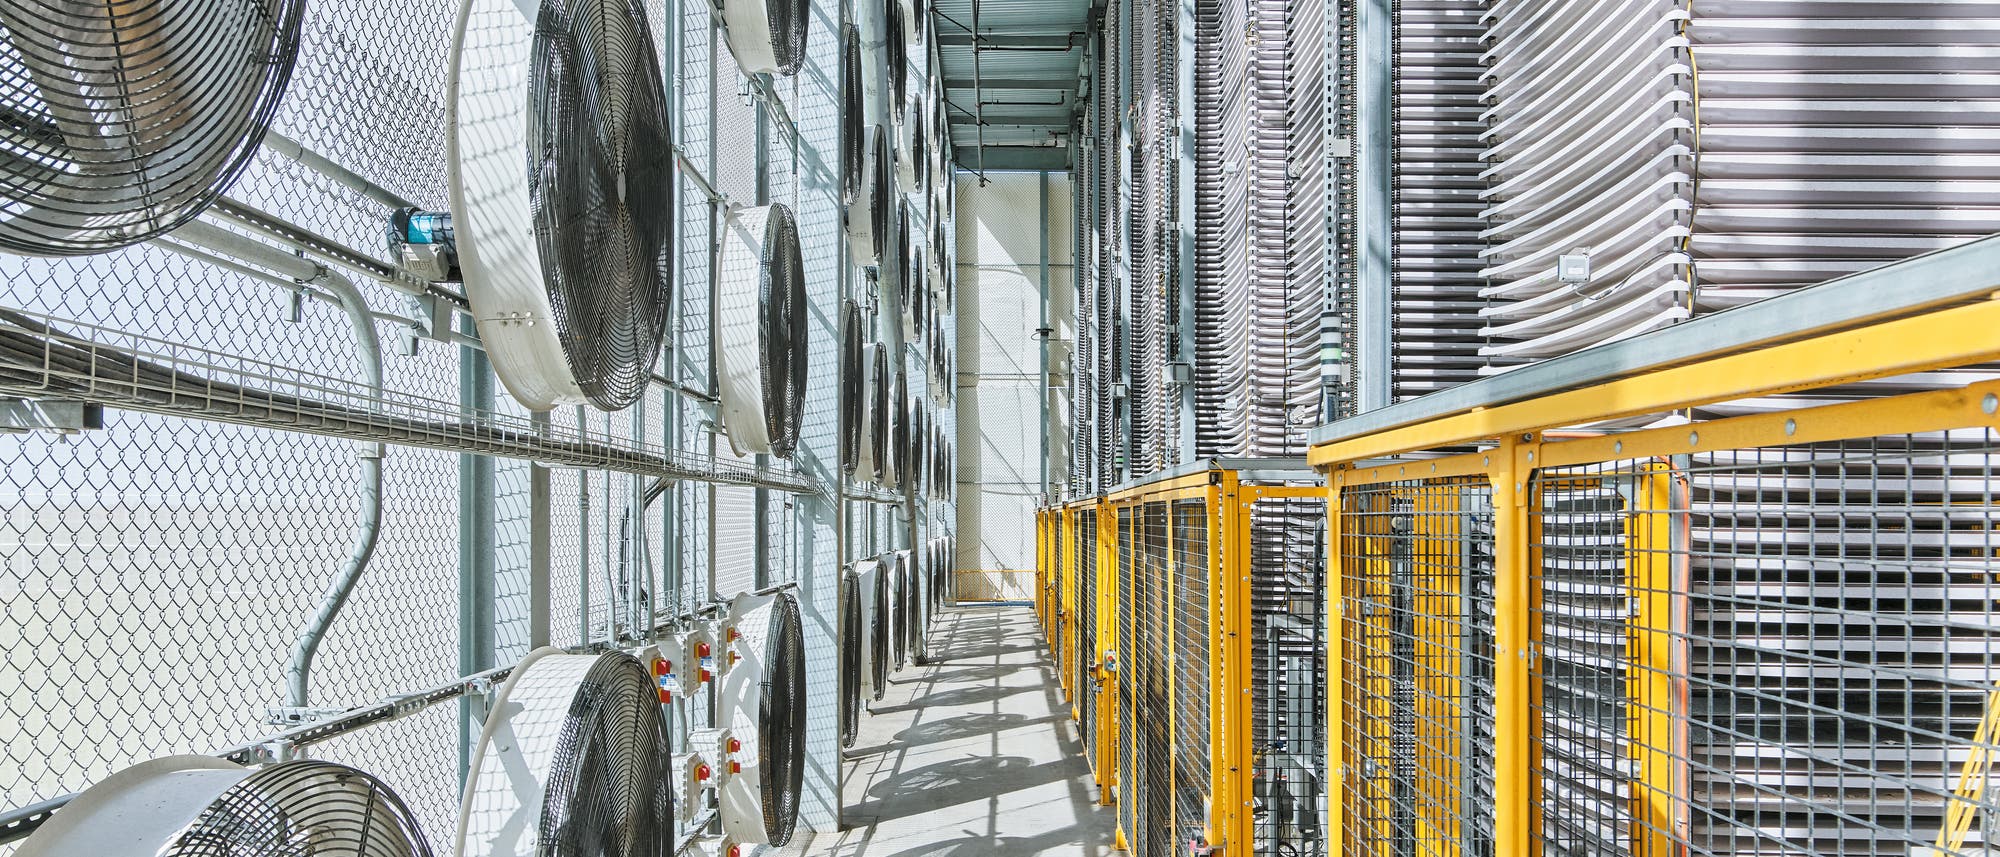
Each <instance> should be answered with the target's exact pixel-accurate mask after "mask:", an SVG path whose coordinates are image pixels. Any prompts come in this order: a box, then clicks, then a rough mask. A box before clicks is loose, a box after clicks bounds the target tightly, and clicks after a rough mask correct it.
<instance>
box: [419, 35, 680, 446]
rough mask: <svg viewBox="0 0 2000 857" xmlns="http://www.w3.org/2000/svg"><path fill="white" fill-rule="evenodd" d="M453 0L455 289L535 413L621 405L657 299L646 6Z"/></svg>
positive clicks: (655, 328)
mask: <svg viewBox="0 0 2000 857" xmlns="http://www.w3.org/2000/svg"><path fill="white" fill-rule="evenodd" d="M532 8H534V9H535V18H534V19H532V20H531V19H530V18H529V17H527V16H526V15H524V14H523V4H521V3H517V2H515V0H466V3H465V5H464V6H463V7H462V8H461V10H460V15H459V22H458V30H457V33H456V38H455V41H454V43H453V63H452V72H451V78H450V81H449V95H448V99H447V102H448V103H449V104H450V105H451V108H452V112H451V114H450V116H449V117H448V121H447V126H446V136H445V147H446V153H447V158H448V162H449V163H450V165H451V169H450V171H449V179H450V186H451V200H452V225H453V230H454V232H455V235H456V241H457V247H458V254H459V259H460V264H461V266H462V267H463V269H464V277H465V291H466V297H467V299H468V300H469V301H470V302H471V305H472V312H473V315H474V317H475V319H476V320H477V322H478V324H479V334H480V339H481V341H482V342H483V343H484V345H485V348H486V354H487V356H488V357H489V358H490V359H491V360H492V362H493V370H494V373H495V374H497V375H498V376H499V377H500V381H501V382H502V383H503V384H505V385H506V387H507V390H508V392H509V393H511V394H512V395H513V396H514V398H515V399H517V400H519V401H520V402H521V403H522V404H523V405H525V406H526V407H528V408H529V409H531V410H538V411H539V410H548V409H549V408H551V407H554V406H555V405H558V404H582V403H585V402H588V403H590V404H592V405H595V406H597V407H599V408H602V409H605V410H619V409H622V408H624V407H626V406H628V405H631V404H632V403H634V402H636V401H638V400H639V397H640V396H641V395H643V394H644V393H645V390H646V387H647V385H648V384H649V383H650V381H651V378H652V370H653V364H654V361H655V360H656V358H657V357H658V355H659V350H660V345H661V343H662V341H663V338H664V334H665V330H666V320H667V311H668V307H669V306H670V305H671V303H672V301H671V293H672V272H673V265H674V260H673V258H672V252H671V249H672V228H673V223H674V220H675V218H676V217H678V216H679V209H677V208H676V207H675V203H674V193H673V188H674V178H673V164H672V160H671V159H669V158H662V157H657V153H658V152H661V151H665V150H667V149H668V148H669V147H670V145H671V142H672V139H673V135H672V133H671V130H670V129H669V127H668V124H667V107H666V95H665V90H664V88H663V86H662V84H661V81H660V76H659V67H660V66H659V60H658V58H657V57H655V56H654V53H653V39H652V36H651V34H650V33H648V32H647V29H646V18H645V10H644V9H643V8H641V7H640V6H639V4H638V3H637V1H636V0H632V2H630V3H585V4H580V5H573V4H572V2H566V0H543V2H542V3H540V4H539V5H538V6H535V7H532Z"/></svg>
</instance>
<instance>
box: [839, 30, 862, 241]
mask: <svg viewBox="0 0 2000 857" xmlns="http://www.w3.org/2000/svg"><path fill="white" fill-rule="evenodd" d="M840 35H841V39H840V45H841V48H840V50H841V55H842V56H841V64H840V98H841V105H840V177H841V195H842V196H843V197H844V198H845V199H846V201H847V202H849V203H853V202H854V200H855V199H856V198H857V197H859V196H860V194H861V190H862V182H863V181H865V177H864V176H863V175H862V171H863V169H864V164H863V163H862V159H863V158H865V157H867V153H866V151H865V150H864V148H863V147H864V146H865V145H866V144H867V142H868V141H867V139H866V137H867V134H866V129H867V127H868V126H867V123H866V119H865V117H863V116H862V113H863V112H864V111H865V110H866V109H867V108H866V106H865V105H864V103H863V100H862V97H861V94H862V93H861V87H862V85H863V84H862V80H863V78H862V76H861V30H860V29H858V28H856V27H855V26H854V25H853V24H848V25H845V26H843V27H841V28H840Z"/></svg>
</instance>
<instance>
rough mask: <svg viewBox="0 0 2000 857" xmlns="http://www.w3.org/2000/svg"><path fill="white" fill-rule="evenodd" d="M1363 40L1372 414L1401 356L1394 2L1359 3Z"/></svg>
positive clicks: (1364, 296)
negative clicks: (1394, 185) (1396, 346)
mask: <svg viewBox="0 0 2000 857" xmlns="http://www.w3.org/2000/svg"><path fill="white" fill-rule="evenodd" d="M1355 13H1356V14H1357V16H1358V18H1357V20H1356V28H1357V33H1358V35H1357V36H1356V40H1357V41H1358V42H1359V45H1358V46H1357V50H1358V53H1359V56H1358V61H1357V68H1356V71H1355V86H1354V88H1355V92H1356V94H1357V95H1358V98H1359V100H1358V103H1357V104H1356V108H1357V109H1356V113H1355V137H1356V138H1357V140H1356V142H1357V144H1358V151H1357V152H1356V153H1355V154H1356V156H1357V157H1358V158H1359V160H1358V161H1357V162H1356V170H1355V176H1356V180H1355V206H1354V207H1355V224H1356V231H1357V238H1358V240H1357V242H1356V243H1357V245H1358V253H1357V256H1358V259H1357V260H1356V261H1357V264H1358V267H1359V270H1357V271H1356V272H1355V286H1356V294H1355V298H1356V304H1355V316H1356V317H1355V320H1354V322H1355V325H1354V326H1355V330H1354V338H1355V342H1354V343H1353V345H1352V348H1353V359H1354V361H1355V370H1354V382H1355V409H1356V410H1357V411H1359V412H1364V413H1365V412H1368V411H1373V410H1377V409H1379V408H1384V407H1387V406H1388V405H1389V404H1390V403H1391V389H1392V387H1391V384H1390V376H1391V373H1392V372H1393V371H1394V357H1393V352H1392V349H1391V347H1390V336H1391V332H1392V330H1393V328H1394V326H1395V304H1394V300H1393V297H1392V293H1391V290H1392V280H1391V268H1392V266H1393V265H1394V259H1393V257H1392V250H1391V247H1392V242H1391V240H1390V232H1391V229H1392V226H1393V224H1392V223H1391V221H1392V219H1393V218H1394V212H1392V211H1391V210H1390V208H1391V205H1392V199H1393V195H1392V194H1391V188H1390V174H1391V165H1390V150H1391V148H1392V147H1393V146H1394V136H1393V132H1394V129H1393V128H1392V127H1391V118H1392V115H1393V110H1394V99H1393V94H1392V92H1391V79H1392V78H1393V76H1394V75H1393V73H1392V72H1393V68H1392V67H1391V63H1392V59H1391V58H1392V57H1393V56H1394V53H1393V51H1392V44H1391V41H1392V38H1393V36H1392V34H1393V32H1394V28H1393V26H1392V25H1393V23H1394V22H1393V21H1392V20H1391V18H1390V14H1391V13H1390V11H1389V0H1361V2H1358V3H1356V4H1355Z"/></svg>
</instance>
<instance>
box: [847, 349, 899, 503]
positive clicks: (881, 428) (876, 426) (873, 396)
mask: <svg viewBox="0 0 2000 857" xmlns="http://www.w3.org/2000/svg"><path fill="white" fill-rule="evenodd" d="M861 371H862V372H863V373H865V374H864V383H863V385H862V392H861V408H862V412H863V413H862V417H861V421H862V424H863V425H865V426H866V427H867V428H866V430H864V431H863V432H862V435H861V449H860V456H859V458H858V460H857V463H856V465H855V470H856V472H857V473H858V474H859V475H860V476H862V477H863V478H866V479H868V480H870V481H872V482H874V483H876V484H878V485H888V484H890V483H889V479H890V477H891V476H892V475H893V471H892V470H891V465H890V454H889V452H890V451H889V393H890V392H891V390H890V387H889V349H888V348H886V347H884V346H883V345H882V344H881V343H879V342H870V343H868V344H867V345H864V346H862V347H861Z"/></svg>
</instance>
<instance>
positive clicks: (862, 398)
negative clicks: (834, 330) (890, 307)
mask: <svg viewBox="0 0 2000 857" xmlns="http://www.w3.org/2000/svg"><path fill="white" fill-rule="evenodd" d="M861 328H862V321H861V307H859V306H857V305H856V304H855V303H854V302H852V301H849V302H847V303H846V304H845V305H843V306H842V308H841V312H840V469H841V472H842V473H844V474H846V475H847V476H848V477H849V478H852V477H854V476H855V475H857V473H858V472H859V467H860V464H861V449H862V447H864V446H866V445H867V432H868V425H867V423H866V422H864V420H865V419H866V414H867V402H866V400H867V398H868V376H867V374H866V373H865V371H864V369H863V368H862V357H863V355H864V353H865V351H866V349H865V348H864V347H863V346H864V345H865V342H864V341H863V336H862V333H863V331H862V329H861Z"/></svg>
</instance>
